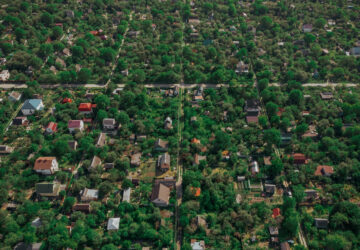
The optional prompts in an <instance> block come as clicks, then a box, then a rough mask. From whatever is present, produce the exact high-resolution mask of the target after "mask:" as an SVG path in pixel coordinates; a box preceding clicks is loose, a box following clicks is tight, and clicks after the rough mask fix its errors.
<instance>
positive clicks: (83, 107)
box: [78, 103, 96, 114]
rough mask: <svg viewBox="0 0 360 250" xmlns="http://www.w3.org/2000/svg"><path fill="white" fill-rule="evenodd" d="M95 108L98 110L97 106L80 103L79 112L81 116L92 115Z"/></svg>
mask: <svg viewBox="0 0 360 250" xmlns="http://www.w3.org/2000/svg"><path fill="white" fill-rule="evenodd" d="M93 108H96V104H91V103H80V105H79V108H78V111H79V113H81V114H91V113H92V112H93Z"/></svg>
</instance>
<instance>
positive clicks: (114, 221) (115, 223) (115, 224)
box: [107, 218, 120, 231]
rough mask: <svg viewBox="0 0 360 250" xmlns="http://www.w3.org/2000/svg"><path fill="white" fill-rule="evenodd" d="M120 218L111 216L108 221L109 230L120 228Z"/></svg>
mask: <svg viewBox="0 0 360 250" xmlns="http://www.w3.org/2000/svg"><path fill="white" fill-rule="evenodd" d="M119 225H120V218H110V219H109V220H108V223H107V230H108V231H111V230H119Z"/></svg>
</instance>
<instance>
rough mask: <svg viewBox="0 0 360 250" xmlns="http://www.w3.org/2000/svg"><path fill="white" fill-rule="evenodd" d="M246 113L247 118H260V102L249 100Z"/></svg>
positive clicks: (246, 103)
mask: <svg viewBox="0 0 360 250" xmlns="http://www.w3.org/2000/svg"><path fill="white" fill-rule="evenodd" d="M244 111H245V112H246V115H247V116H259V115H260V100H258V99H249V100H246V102H245V108H244Z"/></svg>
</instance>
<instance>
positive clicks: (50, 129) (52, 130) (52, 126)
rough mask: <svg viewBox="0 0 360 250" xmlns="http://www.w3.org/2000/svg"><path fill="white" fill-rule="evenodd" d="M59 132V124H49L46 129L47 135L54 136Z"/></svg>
mask: <svg viewBox="0 0 360 250" xmlns="http://www.w3.org/2000/svg"><path fill="white" fill-rule="evenodd" d="M56 131H57V123H55V122H49V124H48V125H47V126H46V128H45V133H46V134H53V133H55V132H56Z"/></svg>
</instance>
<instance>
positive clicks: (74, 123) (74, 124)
mask: <svg viewBox="0 0 360 250" xmlns="http://www.w3.org/2000/svg"><path fill="white" fill-rule="evenodd" d="M68 129H69V132H70V133H74V132H76V131H80V132H82V131H83V130H84V122H83V121H82V120H70V121H68Z"/></svg>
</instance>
